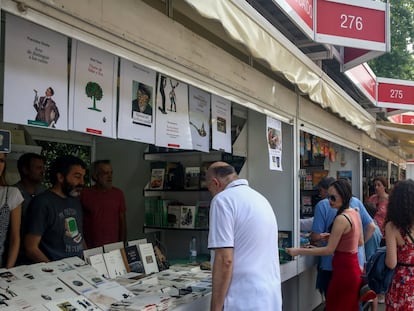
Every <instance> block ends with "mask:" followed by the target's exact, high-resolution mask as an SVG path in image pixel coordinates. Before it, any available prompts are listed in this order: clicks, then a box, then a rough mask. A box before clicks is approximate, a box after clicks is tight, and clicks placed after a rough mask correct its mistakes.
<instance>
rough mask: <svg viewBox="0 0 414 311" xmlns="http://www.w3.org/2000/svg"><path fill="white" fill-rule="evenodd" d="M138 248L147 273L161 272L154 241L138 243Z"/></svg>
mask: <svg viewBox="0 0 414 311" xmlns="http://www.w3.org/2000/svg"><path fill="white" fill-rule="evenodd" d="M138 250H139V255H140V257H141V260H142V264H143V265H144V270H145V274H150V273H154V272H155V273H157V272H159V270H158V264H157V259H156V258H155V253H154V247H153V246H152V243H146V244H140V245H138Z"/></svg>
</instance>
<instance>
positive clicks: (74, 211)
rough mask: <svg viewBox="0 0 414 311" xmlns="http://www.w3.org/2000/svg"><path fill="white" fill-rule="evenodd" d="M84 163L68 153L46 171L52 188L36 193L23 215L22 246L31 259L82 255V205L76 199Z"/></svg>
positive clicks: (82, 175)
mask: <svg viewBox="0 0 414 311" xmlns="http://www.w3.org/2000/svg"><path fill="white" fill-rule="evenodd" d="M85 171H86V165H85V163H84V162H83V161H82V160H81V159H79V158H77V157H75V156H71V155H64V156H61V157H58V158H57V159H56V160H55V161H54V162H53V163H52V164H51V167H50V170H49V176H50V182H51V183H52V187H51V188H50V189H48V190H46V191H45V192H43V193H41V194H39V195H38V196H36V197H35V198H34V199H33V200H32V202H31V203H30V205H29V208H28V211H27V215H26V226H25V228H26V231H25V232H26V235H25V239H24V247H25V252H26V256H27V258H28V259H30V260H31V261H32V262H48V261H53V260H59V259H62V258H66V257H72V256H79V257H81V256H82V252H83V249H84V247H83V245H84V240H83V236H82V208H81V205H80V201H79V198H78V197H79V195H80V191H81V189H82V188H83V185H84V177H85Z"/></svg>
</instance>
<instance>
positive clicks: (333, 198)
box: [328, 194, 336, 202]
mask: <svg viewBox="0 0 414 311" xmlns="http://www.w3.org/2000/svg"><path fill="white" fill-rule="evenodd" d="M328 200H329V201H332V202H336V196H334V195H333V194H331V195H328Z"/></svg>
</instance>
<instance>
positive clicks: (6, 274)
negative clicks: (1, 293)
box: [0, 269, 19, 283]
mask: <svg viewBox="0 0 414 311" xmlns="http://www.w3.org/2000/svg"><path fill="white" fill-rule="evenodd" d="M0 280H4V281H6V282H8V283H13V282H15V281H17V280H19V278H18V277H17V276H16V275H15V274H14V273H13V272H11V271H10V270H7V269H0Z"/></svg>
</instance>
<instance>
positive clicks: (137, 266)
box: [125, 245, 145, 273]
mask: <svg viewBox="0 0 414 311" xmlns="http://www.w3.org/2000/svg"><path fill="white" fill-rule="evenodd" d="M125 255H126V258H127V261H128V265H129V269H130V270H131V272H136V273H144V272H145V271H144V266H143V265H142V261H141V258H140V257H139V252H138V247H137V245H130V246H127V247H125Z"/></svg>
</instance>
